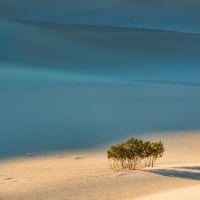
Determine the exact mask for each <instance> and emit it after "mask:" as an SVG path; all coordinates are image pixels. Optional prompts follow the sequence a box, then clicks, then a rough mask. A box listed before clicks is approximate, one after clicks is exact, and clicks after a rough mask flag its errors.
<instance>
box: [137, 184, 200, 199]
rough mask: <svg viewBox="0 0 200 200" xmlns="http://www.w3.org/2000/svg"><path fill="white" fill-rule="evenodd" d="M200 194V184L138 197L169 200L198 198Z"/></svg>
mask: <svg viewBox="0 0 200 200" xmlns="http://www.w3.org/2000/svg"><path fill="white" fill-rule="evenodd" d="M199 195H200V186H195V187H188V188H183V189H178V190H173V191H170V192H163V193H160V194H156V195H149V196H147V197H142V198H138V200H151V199H159V200H167V199H180V200H187V199H192V200H198V199H199Z"/></svg>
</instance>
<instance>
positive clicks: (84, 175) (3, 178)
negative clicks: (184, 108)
mask: <svg viewBox="0 0 200 200" xmlns="http://www.w3.org/2000/svg"><path fill="white" fill-rule="evenodd" d="M155 138H157V139H160V138H163V140H164V142H165V143H166V154H165V157H164V158H163V159H161V160H160V161H159V162H158V163H157V165H156V167H155V168H153V169H145V170H138V171H126V170H122V171H113V170H112V169H110V168H109V166H108V162H107V159H106V154H105V150H104V151H103V152H97V153H95V152H79V153H78V152H76V153H75V152H74V153H67V154H66V153H60V154H54V155H47V156H39V157H27V158H25V157H24V158H19V159H16V160H7V161H6V160H5V161H2V162H1V164H0V183H1V189H0V197H1V198H2V199H4V200H11V199H12V200H13V199H16V200H18V199H20V200H23V199H29V200H32V199H40V200H42V199H50V200H51V199H52V200H53V199H54V200H56V199H59V200H60V199H70V200H75V199H99V200H104V199H107V200H112V199H113V200H114V199H115V200H122V199H135V198H136V197H140V196H145V195H149V194H152V193H159V192H162V191H169V190H172V189H173V190H174V189H176V188H181V187H190V186H195V185H197V187H196V188H199V184H200V182H199V180H200V173H199V165H200V157H199V155H200V148H199V146H198V145H199V139H200V134H199V133H192V132H191V133H187V134H183V135H181V136H180V134H179V135H176V134H171V135H170V136H167V137H166V138H165V137H163V134H162V135H160V137H159V135H157V136H155ZM164 138H165V139H164ZM176 144H178V145H176ZM179 145H180V146H182V148H181V149H180V148H179ZM191 147H192V148H191ZM181 150H182V153H183V155H182V156H181V154H180V152H181ZM191 156H192V157H191ZM170 157H173V159H172V160H170ZM77 158H79V159H77ZM175 158H176V159H175ZM192 158H193V159H192ZM189 190H191V189H189ZM189 190H188V192H189ZM181 191H182V190H180V192H181ZM192 191H196V193H193V195H194V197H195V195H197V196H198V194H199V190H197V189H195V188H194V190H192ZM180 192H179V190H177V191H175V193H176V194H177V195H180ZM186 192H187V190H186ZM175 193H174V195H175ZM181 193H182V192H181ZM166 194H167V195H168V193H166ZM169 195H171V193H169ZM153 197H157V196H152V198H153ZM158 197H162V196H158ZM170 197H171V196H170ZM147 199H148V198H147ZM154 199H155V198H154ZM163 199H164V198H163ZM170 199H175V198H170ZM191 199H193V198H192V196H191ZM194 199H195V198H194Z"/></svg>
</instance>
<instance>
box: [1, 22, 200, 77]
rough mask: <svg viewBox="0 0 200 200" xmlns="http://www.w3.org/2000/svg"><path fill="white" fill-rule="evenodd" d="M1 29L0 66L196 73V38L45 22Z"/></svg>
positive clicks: (133, 73)
mask: <svg viewBox="0 0 200 200" xmlns="http://www.w3.org/2000/svg"><path fill="white" fill-rule="evenodd" d="M0 27H1V29H2V32H1V35H0V41H1V45H2V48H4V51H3V52H1V63H3V64H11V65H14V66H25V67H28V66H29V67H34V68H36V67H40V68H41V67H43V68H46V69H49V68H51V69H67V70H71V71H78V72H81V73H84V72H85V73H100V74H112V75H116V74H121V75H124V76H127V74H130V75H129V77H131V76H136V77H137V78H141V77H140V75H141V74H143V75H142V76H143V77H144V76H145V74H150V73H151V72H154V73H153V74H155V75H154V76H156V75H158V72H159V69H161V70H162V72H163V73H159V75H160V79H162V78H164V77H162V76H164V75H162V74H166V75H167V74H169V77H170V74H172V76H173V77H174V75H173V74H175V73H177V72H178V71H179V68H182V69H184V70H185V71H186V72H188V71H189V70H188V67H190V68H192V69H191V71H189V72H188V73H191V72H192V74H195V73H199V70H198V67H197V66H198V65H199V63H200V59H199V56H198V52H199V51H200V47H199V46H200V45H199V43H200V36H199V34H188V33H179V32H170V31H156V30H147V29H130V28H119V27H105V26H88V25H63V24H59V23H49V22H45V21H44V22H37V21H18V22H16V21H0ZM144 57H145V59H144ZM77 58H78V59H77ZM55 66H56V67H55ZM149 66H151V67H149ZM144 70H145V73H143V72H144ZM164 72H165V73H164ZM151 74H152V73H151ZM194 77H195V76H194ZM184 78H185V76H184Z"/></svg>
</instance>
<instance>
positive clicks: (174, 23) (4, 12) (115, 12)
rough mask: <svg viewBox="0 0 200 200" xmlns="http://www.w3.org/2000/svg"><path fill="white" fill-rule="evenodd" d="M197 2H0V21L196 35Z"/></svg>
mask: <svg viewBox="0 0 200 200" xmlns="http://www.w3.org/2000/svg"><path fill="white" fill-rule="evenodd" d="M199 7H200V3H199V1H198V0H190V1H188V0H185V1H183V0H182V1H181V0H175V1H174V0H168V1H167V2H163V1H162V2H161V1H158V0H151V1H147V0H140V1H139V0H131V1H130V0H107V1H105V0H95V1H93V0H85V1H81V0H76V1H72V0H58V1H57V2H56V3H55V2H54V1H52V0H35V1H31V0H27V1H25V0H19V1H17V2H16V1H14V0H1V2H0V17H1V18H4V19H5V18H6V19H10V18H12V19H34V20H35V19H36V20H45V21H47V20H49V21H59V22H64V23H67V24H71V23H72V24H93V25H107V26H123V27H142V28H144V27H145V28H157V29H167V30H178V31H187V32H199V31H200V28H199V20H200V18H199Z"/></svg>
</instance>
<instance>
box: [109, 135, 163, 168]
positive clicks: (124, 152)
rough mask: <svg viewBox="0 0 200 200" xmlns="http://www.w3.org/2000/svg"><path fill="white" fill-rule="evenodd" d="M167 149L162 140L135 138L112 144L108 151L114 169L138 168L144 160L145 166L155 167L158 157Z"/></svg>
mask: <svg viewBox="0 0 200 200" xmlns="http://www.w3.org/2000/svg"><path fill="white" fill-rule="evenodd" d="M164 151H165V149H164V145H163V143H162V142H161V141H158V142H150V141H146V142H144V141H143V140H140V139H135V138H130V139H128V140H127V141H125V142H123V143H120V144H116V145H114V146H111V147H110V149H109V150H108V151H107V157H108V159H109V163H110V166H111V167H112V168H114V169H118V168H127V169H136V167H137V166H138V164H140V163H141V161H143V160H144V166H146V167H154V164H155V162H156V160H157V159H158V158H161V157H162V156H163V153H164Z"/></svg>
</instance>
